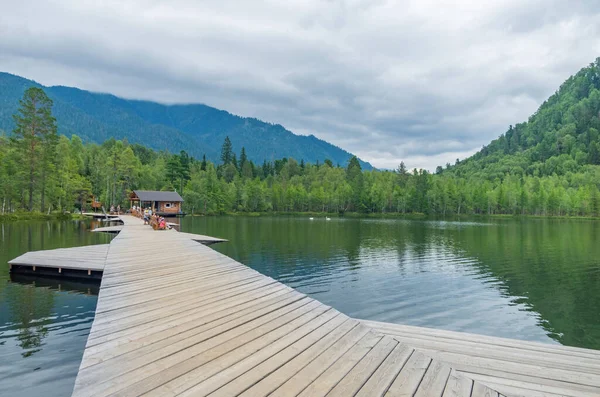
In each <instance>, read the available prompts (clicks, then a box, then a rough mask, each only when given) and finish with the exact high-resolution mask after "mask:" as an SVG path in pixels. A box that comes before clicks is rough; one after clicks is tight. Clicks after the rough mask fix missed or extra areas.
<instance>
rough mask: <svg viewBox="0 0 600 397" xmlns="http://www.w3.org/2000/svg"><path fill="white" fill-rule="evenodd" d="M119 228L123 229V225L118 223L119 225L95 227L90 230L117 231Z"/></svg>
mask: <svg viewBox="0 0 600 397" xmlns="http://www.w3.org/2000/svg"><path fill="white" fill-rule="evenodd" d="M121 230H123V226H121V225H119V226H104V227H97V228H95V229H92V232H95V233H118V232H120V231H121Z"/></svg>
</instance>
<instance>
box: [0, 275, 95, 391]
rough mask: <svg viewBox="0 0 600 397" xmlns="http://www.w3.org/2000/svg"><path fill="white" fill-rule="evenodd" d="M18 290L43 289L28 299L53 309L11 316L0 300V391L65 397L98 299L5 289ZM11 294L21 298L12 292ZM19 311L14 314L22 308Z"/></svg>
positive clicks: (72, 379)
mask: <svg viewBox="0 0 600 397" xmlns="http://www.w3.org/2000/svg"><path fill="white" fill-rule="evenodd" d="M12 288H23V289H35V290H45V291H44V292H47V293H42V294H36V296H35V298H34V299H32V300H31V301H30V303H31V304H32V305H36V306H40V302H38V300H40V299H49V296H48V295H49V294H50V295H52V297H51V299H52V305H51V306H50V307H49V308H48V309H49V310H48V312H47V313H46V314H45V315H43V314H42V313H40V312H36V311H32V313H34V314H35V316H26V315H23V314H15V313H14V305H13V307H7V300H6V299H5V298H3V303H2V305H1V306H0V356H2V360H0V390H2V391H3V392H2V395H7V396H66V395H70V394H71V392H72V390H73V385H74V382H75V376H76V375H77V371H78V369H79V364H80V363H81V356H82V352H83V349H84V347H85V344H86V341H87V336H88V334H89V330H90V327H91V325H92V321H93V320H94V312H95V309H96V301H97V296H93V295H90V296H87V295H83V294H80V293H73V292H64V291H62V292H58V291H56V290H50V289H48V288H34V287H31V286H23V285H11V286H9V287H8V289H7V290H5V292H6V293H8V294H11V291H10V289H12ZM15 296H22V294H18V293H15ZM26 309H27V308H25V307H20V308H19V310H26Z"/></svg>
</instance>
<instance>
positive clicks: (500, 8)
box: [0, 0, 600, 169]
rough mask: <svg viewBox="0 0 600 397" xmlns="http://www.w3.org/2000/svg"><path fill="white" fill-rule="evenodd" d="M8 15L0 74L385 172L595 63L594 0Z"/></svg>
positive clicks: (523, 108)
mask: <svg viewBox="0 0 600 397" xmlns="http://www.w3.org/2000/svg"><path fill="white" fill-rule="evenodd" d="M100 3H102V5H100ZM450 3H453V4H452V5H450ZM0 10H1V11H0V71H5V72H10V73H14V74H18V75H21V76H24V77H27V78H31V79H34V80H37V81H38V82H40V83H42V84H45V85H57V84H61V85H69V86H77V87H80V88H83V89H87V90H92V91H100V92H109V93H112V94H115V95H118V96H123V97H127V98H141V99H150V100H154V101H158V102H163V103H191V102H200V103H205V104H207V105H210V106H214V107H217V108H221V109H225V110H228V111H230V112H232V113H235V114H239V115H242V116H253V117H257V118H260V119H262V120H265V121H269V122H273V123H280V124H282V125H283V126H285V127H286V128H288V129H290V130H291V131H293V132H295V133H297V134H314V135H316V136H318V137H319V138H322V139H325V140H327V141H329V142H332V143H334V144H336V145H338V146H341V147H342V148H344V149H347V150H348V151H350V152H353V153H355V154H357V155H358V156H359V157H361V158H363V159H365V160H367V161H370V162H371V163H372V164H373V165H375V166H376V167H382V168H395V167H396V166H397V165H398V163H399V162H400V161H401V160H404V162H405V163H406V164H407V166H409V167H410V168H412V167H422V168H428V169H434V168H435V166H437V165H441V164H445V163H446V162H454V160H455V159H456V158H461V159H462V158H465V157H467V156H468V155H470V154H472V153H474V152H475V151H477V150H478V149H480V148H481V146H482V145H483V144H486V143H488V142H489V141H490V140H491V139H493V138H495V137H497V136H498V135H500V134H501V133H503V132H504V131H505V130H506V129H507V127H508V125H509V124H515V123H517V122H521V121H524V120H526V119H527V117H528V116H529V115H530V114H531V113H532V112H534V111H535V110H536V109H537V107H538V106H539V105H540V104H541V103H542V102H543V101H544V100H545V99H546V98H547V97H548V96H549V95H551V94H552V93H553V92H554V91H556V89H557V88H558V86H559V85H560V84H561V83H562V82H563V81H564V80H565V79H566V78H568V77H569V76H570V75H572V74H574V73H576V72H577V71H578V70H579V69H580V68H582V67H584V66H586V65H588V64H589V63H590V62H592V61H593V60H594V59H595V58H596V57H597V56H600V7H598V3H597V2H596V1H591V0H590V1H563V0H528V1H523V0H504V1H498V0H486V1H482V0H477V1H474V0H459V1H456V0H455V1H452V2H448V1H441V0H440V1H431V0H418V1H385V0H370V1H366V0H347V1H343V0H327V1H326V0H322V1H317V0H285V1H281V0H278V1H261V2H257V1H246V0H239V1H233V0H202V1H194V0H181V1H180V0H165V1H159V0H154V1H152V0H148V1H131V0H127V1H124V0H118V1H98V0H64V1H51V0H48V1H43V2H42V1H32V0H20V1H13V0H0Z"/></svg>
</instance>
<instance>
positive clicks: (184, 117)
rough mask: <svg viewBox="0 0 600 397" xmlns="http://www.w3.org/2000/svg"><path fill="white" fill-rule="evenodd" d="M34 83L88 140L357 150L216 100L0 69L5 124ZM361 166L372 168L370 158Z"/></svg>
mask: <svg viewBox="0 0 600 397" xmlns="http://www.w3.org/2000/svg"><path fill="white" fill-rule="evenodd" d="M29 87H38V88H42V89H43V90H44V91H45V92H46V94H47V95H48V97H49V98H50V99H52V101H53V103H54V106H53V115H54V117H55V118H56V120H57V125H58V133H59V134H62V135H66V136H71V135H77V136H79V137H80V138H81V139H82V140H83V142H90V143H102V142H104V141H106V140H107V139H110V138H115V139H127V140H128V141H129V142H131V143H139V144H142V145H144V146H146V147H149V148H152V149H155V150H169V151H170V152H171V153H179V151H181V150H185V151H186V152H188V153H189V154H190V155H191V156H194V157H196V158H200V157H202V156H203V155H206V157H207V158H208V159H209V160H212V161H217V160H218V159H219V150H220V147H221V144H222V143H223V140H224V139H225V137H226V136H229V137H231V138H232V142H233V145H234V149H235V150H236V151H238V152H239V150H241V148H242V146H243V147H245V149H246V152H247V155H248V158H250V159H252V160H253V161H255V162H262V161H263V160H267V161H274V160H275V159H279V158H283V157H293V158H296V159H299V160H301V159H303V160H304V161H307V162H312V163H316V162H317V161H320V162H323V161H325V159H330V160H331V161H333V162H334V163H336V164H337V163H339V164H341V165H343V166H345V165H346V164H347V163H348V160H349V159H350V158H351V157H352V154H350V153H348V152H347V151H345V150H343V149H341V148H339V147H337V146H334V145H332V144H330V143H328V142H325V141H323V140H321V139H318V138H317V137H315V136H313V135H309V136H302V135H295V134H293V133H292V132H290V131H288V130H286V129H285V128H284V127H282V126H281V125H278V124H270V123H266V122H263V121H261V120H258V119H255V118H247V117H240V116H236V115H233V114H231V113H228V112H226V111H223V110H219V109H215V108H212V107H210V106H206V105H200V104H191V105H163V104H159V103H155V102H148V101H135V100H127V99H122V98H118V97H116V96H114V95H108V94H98V93H93V92H89V91H84V90H80V89H77V88H71V87H63V86H55V87H44V86H42V85H40V84H38V83H36V82H34V81H31V80H27V79H24V78H22V77H19V76H15V75H11V74H8V73H1V72H0V130H4V131H5V132H6V133H10V132H12V131H13V129H14V128H15V123H14V120H13V118H12V115H13V114H14V113H15V112H16V111H17V106H18V104H19V99H20V98H21V97H22V96H23V93H24V92H25V90H26V89H27V88H29ZM360 163H361V166H362V167H363V168H366V169H371V168H372V167H371V165H370V164H369V163H366V162H363V161H362V160H361V161H360Z"/></svg>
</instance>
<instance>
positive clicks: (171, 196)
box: [133, 190, 183, 202]
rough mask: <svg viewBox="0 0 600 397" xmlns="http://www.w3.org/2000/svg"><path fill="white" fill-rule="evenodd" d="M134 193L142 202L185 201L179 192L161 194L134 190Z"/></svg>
mask: <svg viewBox="0 0 600 397" xmlns="http://www.w3.org/2000/svg"><path fill="white" fill-rule="evenodd" d="M133 192H134V193H135V195H136V196H137V197H138V198H139V199H140V201H170V202H182V201H183V199H182V198H181V196H180V195H179V193H177V192H159V191H156V190H134V191H133Z"/></svg>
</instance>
